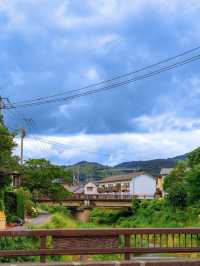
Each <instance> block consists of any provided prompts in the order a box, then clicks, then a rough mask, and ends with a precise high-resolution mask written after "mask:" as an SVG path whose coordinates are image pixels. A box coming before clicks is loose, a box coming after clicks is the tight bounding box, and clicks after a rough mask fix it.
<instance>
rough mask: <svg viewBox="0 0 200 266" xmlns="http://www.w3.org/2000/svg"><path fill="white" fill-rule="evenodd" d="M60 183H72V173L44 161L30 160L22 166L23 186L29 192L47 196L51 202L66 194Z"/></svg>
mask: <svg viewBox="0 0 200 266" xmlns="http://www.w3.org/2000/svg"><path fill="white" fill-rule="evenodd" d="M60 181H62V182H63V181H65V182H68V183H70V182H71V181H72V173H71V172H69V171H66V170H65V168H64V167H62V166H57V165H53V164H51V163H50V162H49V161H47V160H45V159H31V160H28V161H27V162H26V163H25V165H24V186H26V187H27V188H28V189H29V190H30V191H31V192H34V191H37V192H39V193H41V194H44V195H49V196H50V197H51V198H52V199H53V200H56V199H62V198H64V197H66V195H68V192H67V190H66V189H64V187H63V186H62V184H60Z"/></svg>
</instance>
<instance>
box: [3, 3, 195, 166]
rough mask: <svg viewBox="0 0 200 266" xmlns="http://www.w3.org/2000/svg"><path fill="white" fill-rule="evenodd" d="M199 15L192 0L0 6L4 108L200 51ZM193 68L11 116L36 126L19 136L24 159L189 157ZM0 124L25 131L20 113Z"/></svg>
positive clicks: (8, 115) (7, 114)
mask: <svg viewBox="0 0 200 266" xmlns="http://www.w3.org/2000/svg"><path fill="white" fill-rule="evenodd" d="M199 11H200V3H199V1H197V0H196V1H193V0H190V1H189V0H188V1H185V0H173V1H167V0H126V1H125V0H95V1H94V0H84V1H81V0H80V1H79V0H71V1H70V0H42V1H39V0H38V1H37V0H9V1H7V0H0V54H1V56H0V69H1V75H0V88H1V89H0V93H1V94H2V95H3V96H5V97H9V99H10V100H11V101H12V102H15V101H20V100H27V99H30V98H34V97H40V96H46V95H51V94H55V93H59V92H63V91H67V90H71V89H77V88H80V87H83V86H86V85H89V84H92V83H95V82H98V81H101V80H106V79H109V78H111V77H114V76H116V75H119V74H123V73H126V72H129V71H132V70H135V69H138V68H140V67H143V66H146V65H148V64H151V63H154V62H157V61H159V60H161V59H164V58H167V57H169V56H172V55H176V54H177V53H180V52H182V51H185V50H187V49H191V48H193V47H195V46H198V45H199V44H200V33H199V27H200V20H199ZM199 66H200V62H196V63H192V64H190V65H187V66H184V67H182V68H180V69H175V70H173V71H171V72H168V73H164V74H162V75H159V76H156V77H153V78H151V79H149V80H144V81H139V82H137V83H134V84H130V85H128V86H126V87H122V88H118V89H115V90H113V91H109V92H106V93H99V94H96V95H93V96H88V97H84V98H81V99H77V100H74V101H72V102H71V103H65V102H63V103H59V104H51V105H45V106H40V107H34V108H33V107H32V108H26V109H19V111H20V112H21V113H22V114H23V116H25V117H27V118H32V119H34V121H35V124H36V125H37V126H31V127H30V126H29V127H28V136H27V138H26V141H25V156H26V158H29V157H32V156H35V157H47V158H48V159H50V160H52V161H54V162H57V163H61V164H69V163H74V162H77V161H80V160H90V161H98V162H101V163H105V164H110V165H114V164H117V163H119V162H122V161H131V160H138V159H140V160H145V159H153V158H167V157H171V156H175V155H177V154H182V153H185V152H188V151H190V150H191V149H193V148H195V147H197V146H199V145H200V138H199V134H200V118H199V114H200V105H199V96H200V78H199ZM5 118H6V122H7V124H8V125H9V126H11V127H21V126H24V125H23V123H22V121H21V116H19V114H18V115H16V114H15V113H11V112H8V111H5ZM38 137H40V138H44V139H45V140H48V141H52V140H53V141H56V142H58V143H62V145H63V144H64V145H66V147H65V148H64V147H58V146H55V145H52V144H50V143H46V144H45V143H40V142H39V141H38V140H36V138H38ZM16 152H17V153H18V150H17V151H16Z"/></svg>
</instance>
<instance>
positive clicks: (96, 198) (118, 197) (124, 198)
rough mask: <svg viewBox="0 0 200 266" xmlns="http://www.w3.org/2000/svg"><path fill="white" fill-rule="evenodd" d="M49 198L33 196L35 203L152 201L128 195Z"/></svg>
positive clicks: (145, 196) (147, 196) (143, 197)
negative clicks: (135, 199)
mask: <svg viewBox="0 0 200 266" xmlns="http://www.w3.org/2000/svg"><path fill="white" fill-rule="evenodd" d="M51 198H52V197H51V196H49V197H48V196H45V195H34V200H35V201H37V202H68V201H85V200H90V201H132V200H133V199H134V198H138V199H153V198H154V195H142V194H141V195H130V194H109V193H108V194H95V195H84V194H73V195H70V196H68V197H66V198H64V199H62V200H53V199H51Z"/></svg>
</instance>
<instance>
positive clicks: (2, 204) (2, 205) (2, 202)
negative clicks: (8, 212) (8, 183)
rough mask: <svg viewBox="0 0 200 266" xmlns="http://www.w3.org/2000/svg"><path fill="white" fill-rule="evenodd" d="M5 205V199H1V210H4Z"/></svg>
mask: <svg viewBox="0 0 200 266" xmlns="http://www.w3.org/2000/svg"><path fill="white" fill-rule="evenodd" d="M4 209H5V206H4V201H3V199H0V211H4Z"/></svg>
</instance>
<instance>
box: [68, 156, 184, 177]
mask: <svg viewBox="0 0 200 266" xmlns="http://www.w3.org/2000/svg"><path fill="white" fill-rule="evenodd" d="M187 156H188V154H184V155H179V156H176V157H174V158H168V159H154V160H147V161H131V162H123V163H120V164H118V165H116V166H114V167H111V166H106V165H102V164H100V163H97V162H87V161H81V162H78V163H76V164H74V165H69V166H66V168H67V169H71V170H73V172H74V174H75V175H76V176H77V175H79V176H80V180H81V181H86V180H99V179H102V178H104V177H107V176H108V175H115V174H123V173H128V172H131V171H133V170H144V171H146V172H148V173H150V174H152V175H158V174H159V173H160V170H161V168H173V167H174V166H175V165H176V163H177V161H179V160H185V159H186V158H187Z"/></svg>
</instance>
